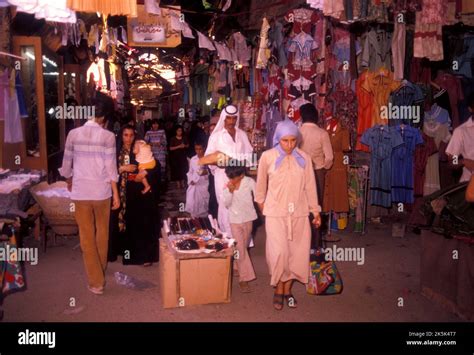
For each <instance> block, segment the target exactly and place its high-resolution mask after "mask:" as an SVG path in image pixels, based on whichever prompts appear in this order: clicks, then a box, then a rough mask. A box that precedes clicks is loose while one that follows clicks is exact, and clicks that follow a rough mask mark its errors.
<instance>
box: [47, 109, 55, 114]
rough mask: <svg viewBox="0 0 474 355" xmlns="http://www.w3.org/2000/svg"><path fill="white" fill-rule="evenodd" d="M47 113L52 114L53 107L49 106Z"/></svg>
mask: <svg viewBox="0 0 474 355" xmlns="http://www.w3.org/2000/svg"><path fill="white" fill-rule="evenodd" d="M48 113H49V114H50V115H52V114H53V113H54V108H52V107H51V108H50V109H49V111H48Z"/></svg>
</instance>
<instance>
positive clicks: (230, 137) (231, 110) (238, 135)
mask: <svg viewBox="0 0 474 355" xmlns="http://www.w3.org/2000/svg"><path fill="white" fill-rule="evenodd" d="M239 119H240V117H239V110H238V108H237V107H236V106H234V105H228V106H226V107H225V108H223V109H222V112H221V115H220V118H219V122H217V125H216V128H215V129H214V131H213V132H212V134H211V136H210V137H209V143H208V145H207V149H206V153H205V155H206V157H204V159H201V163H202V162H204V164H213V165H212V167H211V169H212V170H213V173H214V182H215V188H216V197H217V202H218V203H219V210H218V216H217V220H218V222H219V228H220V229H221V231H222V232H225V233H227V234H228V235H229V236H232V233H231V230H230V223H229V216H228V214H229V211H228V209H227V208H226V207H225V204H224V201H223V196H222V194H223V191H224V189H225V187H226V186H227V183H228V182H229V179H228V178H227V175H226V174H225V162H224V161H223V160H222V159H217V160H216V159H214V158H210V157H209V156H210V155H211V154H216V153H222V154H224V155H225V156H227V157H229V158H231V159H236V160H238V161H241V162H243V161H246V162H247V164H248V165H250V164H251V162H253V159H252V152H253V148H252V145H251V144H250V142H249V139H248V137H247V134H246V133H245V132H244V131H243V130H241V129H240V128H238V127H239ZM206 158H208V159H206ZM209 158H210V159H209ZM206 160H207V162H206Z"/></svg>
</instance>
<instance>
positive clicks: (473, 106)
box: [446, 95, 474, 182]
mask: <svg viewBox="0 0 474 355" xmlns="http://www.w3.org/2000/svg"><path fill="white" fill-rule="evenodd" d="M468 106H469V111H470V112H471V117H470V118H469V119H468V120H467V121H466V122H464V123H463V124H462V125H460V126H459V127H457V128H456V129H454V132H453V136H452V137H451V140H450V141H449V144H448V147H447V148H446V154H448V155H449V156H450V159H451V163H452V165H454V166H460V165H461V166H463V173H462V176H461V179H460V180H459V182H465V181H469V180H470V179H471V175H472V173H473V171H474V95H471V97H470V98H469V99H468ZM461 156H462V158H461Z"/></svg>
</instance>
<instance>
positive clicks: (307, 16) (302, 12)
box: [285, 8, 319, 34]
mask: <svg viewBox="0 0 474 355" xmlns="http://www.w3.org/2000/svg"><path fill="white" fill-rule="evenodd" d="M285 20H286V21H287V22H292V23H293V32H294V33H295V34H298V33H300V32H301V31H303V32H306V33H308V34H310V33H311V25H312V24H313V23H316V22H317V21H318V20H319V15H318V14H317V13H316V11H314V10H310V9H304V8H301V9H294V10H290V11H288V12H287V13H286V15H285Z"/></svg>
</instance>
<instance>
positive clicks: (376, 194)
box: [360, 125, 403, 208]
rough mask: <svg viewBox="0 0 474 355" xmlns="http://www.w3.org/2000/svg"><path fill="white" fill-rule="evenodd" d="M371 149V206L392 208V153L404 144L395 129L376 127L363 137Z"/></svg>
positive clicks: (362, 140) (363, 140)
mask: <svg viewBox="0 0 474 355" xmlns="http://www.w3.org/2000/svg"><path fill="white" fill-rule="evenodd" d="M360 141H361V143H362V144H365V145H367V146H369V148H370V153H371V156H370V204H372V205H375V206H381V207H386V208H389V207H391V206H392V159H391V157H392V151H393V150H394V149H395V148H396V147H398V146H400V145H402V144H403V139H402V137H401V135H400V134H399V133H398V132H397V131H396V129H395V128H394V127H389V126H383V125H376V126H374V127H372V128H369V129H368V130H366V131H365V133H364V134H363V135H362V137H361V140H360Z"/></svg>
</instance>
